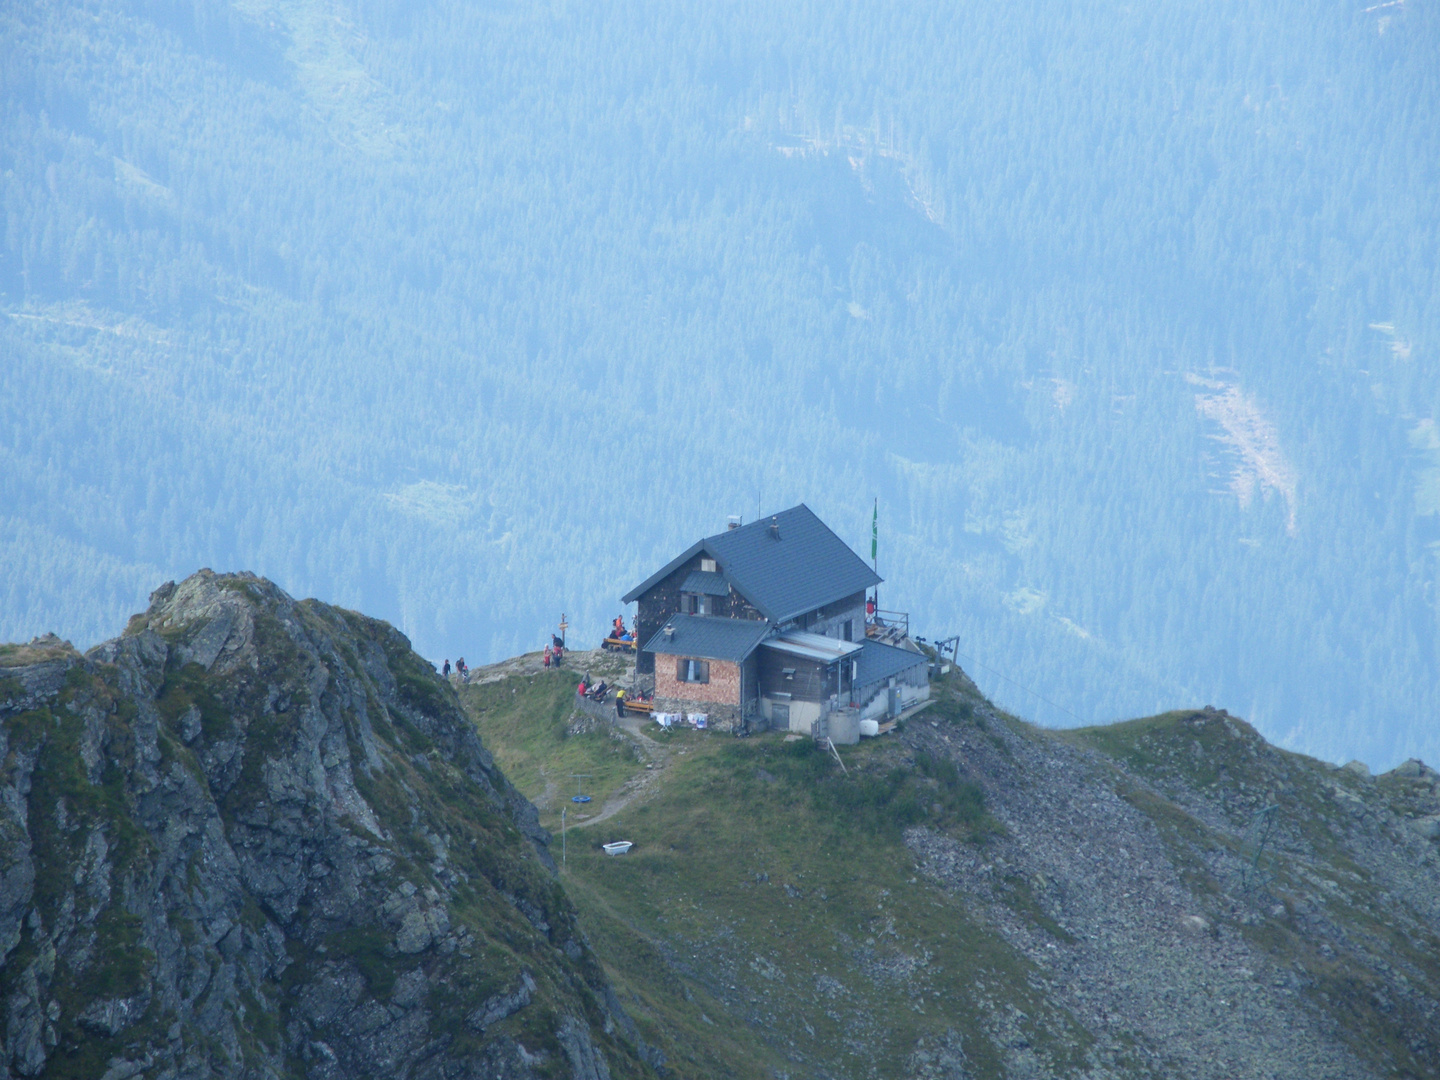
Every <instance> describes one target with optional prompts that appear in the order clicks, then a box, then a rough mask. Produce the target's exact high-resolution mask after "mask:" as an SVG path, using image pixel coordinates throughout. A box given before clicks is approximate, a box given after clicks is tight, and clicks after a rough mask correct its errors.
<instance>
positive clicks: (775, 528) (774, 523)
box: [770, 517, 780, 540]
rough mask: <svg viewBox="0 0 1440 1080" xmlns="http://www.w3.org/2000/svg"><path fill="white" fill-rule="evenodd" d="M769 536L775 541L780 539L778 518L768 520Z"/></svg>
mask: <svg viewBox="0 0 1440 1080" xmlns="http://www.w3.org/2000/svg"><path fill="white" fill-rule="evenodd" d="M770 535H771V536H773V537H774V538H775V539H776V540H779V539H780V519H779V518H778V517H772V518H771V519H770Z"/></svg>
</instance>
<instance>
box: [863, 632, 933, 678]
mask: <svg viewBox="0 0 1440 1080" xmlns="http://www.w3.org/2000/svg"><path fill="white" fill-rule="evenodd" d="M925 663H929V661H928V659H927V658H926V656H925V654H924V653H918V652H911V651H910V650H909V649H897V648H896V647H895V646H894V645H885V644H882V643H881V642H878V641H870V640H868V639H867V640H865V641H862V642H861V643H860V670H859V671H858V672H856V674H855V685H856V687H861V686H869V685H870V684H871V683H877V682H882V681H884V680H885V679H888V678H890V676H891V675H898V674H900V672H902V671H907V670H909V669H910V668H912V667H914V666H915V665H917V664H925Z"/></svg>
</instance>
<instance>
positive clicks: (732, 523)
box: [725, 514, 740, 530]
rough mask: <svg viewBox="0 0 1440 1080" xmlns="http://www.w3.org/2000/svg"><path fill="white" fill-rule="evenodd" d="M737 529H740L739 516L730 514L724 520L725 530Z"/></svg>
mask: <svg viewBox="0 0 1440 1080" xmlns="http://www.w3.org/2000/svg"><path fill="white" fill-rule="evenodd" d="M739 527H740V515H739V514H731V515H730V516H729V517H728V518H726V519H725V528H726V529H727V530H729V529H738V528H739Z"/></svg>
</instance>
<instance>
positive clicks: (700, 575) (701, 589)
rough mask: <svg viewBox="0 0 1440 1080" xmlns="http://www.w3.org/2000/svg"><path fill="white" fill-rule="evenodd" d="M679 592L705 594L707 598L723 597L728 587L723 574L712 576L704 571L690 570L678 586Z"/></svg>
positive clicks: (728, 589)
mask: <svg viewBox="0 0 1440 1080" xmlns="http://www.w3.org/2000/svg"><path fill="white" fill-rule="evenodd" d="M680 591H681V592H693V593H706V594H707V595H709V596H724V595H725V594H726V593H728V592H729V591H730V585H729V583H728V582H727V581H726V580H725V575H724V574H712V573H710V572H709V571H706V570H691V571H690V573H689V574H688V575H687V576H686V578H685V583H684V584H683V585H681V586H680Z"/></svg>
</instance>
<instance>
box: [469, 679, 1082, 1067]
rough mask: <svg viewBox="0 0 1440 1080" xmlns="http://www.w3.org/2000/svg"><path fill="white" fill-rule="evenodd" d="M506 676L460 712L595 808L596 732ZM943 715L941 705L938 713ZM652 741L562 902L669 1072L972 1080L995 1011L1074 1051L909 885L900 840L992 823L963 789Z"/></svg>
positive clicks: (892, 752) (795, 757) (926, 775)
mask: <svg viewBox="0 0 1440 1080" xmlns="http://www.w3.org/2000/svg"><path fill="white" fill-rule="evenodd" d="M512 682H513V683H514V685H511V684H510V683H496V684H492V685H491V686H487V687H480V688H478V689H477V690H476V691H467V693H466V695H465V700H466V704H467V706H469V707H471V709H472V715H474V716H475V717H476V720H477V723H478V725H479V727H480V730H481V733H482V735H483V737H484V738H485V740H486V743H487V745H488V746H490V748H491V750H492V752H494V753H495V755H496V757H497V759H498V760H499V761H500V762H501V764H502V766H503V767H504V768H506V770H507V773H508V774H509V775H510V776H511V777H512V779H513V780H514V782H515V783H516V784H517V786H519V787H520V789H521V790H522V791H524V792H525V793H526V794H527V795H529V796H531V797H532V798H533V797H536V796H537V795H538V794H540V793H541V792H542V791H543V788H544V784H543V779H542V778H541V775H540V767H541V765H544V767H545V771H546V774H547V775H548V774H551V773H552V772H553V771H556V770H558V769H559V768H562V767H563V768H564V769H565V770H567V771H587V772H595V773H597V780H596V781H595V782H594V787H595V790H596V791H597V792H599V791H602V790H605V789H607V788H609V789H613V787H618V785H619V783H621V782H623V779H624V773H625V769H624V768H623V767H622V766H621V764H620V763H621V762H623V761H624V755H623V754H615V753H614V751H613V749H611V747H610V746H609V745H608V744H609V743H610V742H611V740H610V739H609V738H608V737H607V736H604V735H584V736H577V737H572V738H568V739H567V738H564V737H563V732H564V729H565V723H564V721H565V717H566V715H568V693H569V690H570V687H569V685H568V683H567V682H566V681H564V680H561V679H557V678H556V677H554V676H548V677H545V676H542V677H538V678H534V679H517V680H512ZM507 699H508V700H507ZM961 711H963V709H957V708H956V704H955V703H954V702H949V703H945V702H942V707H941V708H940V709H939V710H937V715H939V716H941V717H942V718H943V717H945V716H946V715H947V714H950V716H951V717H952V719H953V718H955V717H956V716H957V715H958V713H959V712H961ZM939 722H947V721H946V720H944V719H942V720H940V721H939ZM655 738H656V739H657V741H659V740H665V741H666V743H667V746H668V748H669V749H670V750H671V751H672V753H671V755H670V764H669V765H668V766H667V773H666V777H665V782H664V783H663V785H661V786H660V788H659V790H658V792H657V793H656V794H655V795H654V796H653V797H652V798H650V799H649V800H647V801H645V802H644V803H642V804H637V805H633V806H631V807H629V808H628V809H627V810H625V811H624V812H622V813H621V814H620V815H618V816H617V817H615V818H613V819H612V820H611V821H610V822H608V823H607V825H606V827H605V828H604V829H603V830H596V834H595V835H591V834H590V833H589V832H575V831H572V832H571V833H570V841H571V842H570V844H569V864H568V867H567V869H566V871H565V886H566V889H567V891H568V892H569V893H570V895H571V897H572V898H573V899H574V901H575V903H576V904H577V906H578V907H579V908H580V910H581V914H582V918H583V921H584V924H585V926H586V927H587V931H588V933H589V934H590V937H591V941H592V944H593V945H594V946H595V948H596V951H597V953H598V954H599V955H600V956H601V957H602V959H603V960H604V962H605V964H606V966H607V968H608V970H609V973H610V975H611V977H612V978H613V979H614V980H615V982H616V985H617V987H618V989H619V990H620V993H621V996H622V999H624V1001H625V1003H626V1005H627V1007H628V1008H629V1009H630V1010H631V1012H632V1013H633V1015H634V1016H635V1017H636V1019H637V1022H639V1024H640V1025H641V1028H642V1031H643V1033H644V1034H645V1037H646V1038H647V1039H648V1040H650V1041H651V1042H653V1043H655V1044H657V1045H659V1046H660V1047H662V1048H663V1049H664V1050H665V1052H666V1054H667V1055H668V1057H669V1059H670V1067H671V1068H672V1069H673V1070H674V1072H675V1075H677V1076H693V1077H717V1076H736V1077H750V1076H762V1075H781V1076H783V1075H786V1074H787V1072H788V1071H789V1070H790V1069H791V1068H793V1065H791V1064H790V1063H791V1062H795V1063H800V1062H803V1063H805V1067H804V1068H803V1069H802V1070H800V1071H802V1072H805V1073H809V1072H811V1071H812V1070H814V1069H816V1068H819V1069H821V1070H828V1069H832V1068H833V1069H839V1070H842V1071H843V1072H844V1073H846V1074H849V1075H875V1076H895V1075H910V1074H914V1075H923V1074H924V1069H925V1066H926V1062H925V1061H924V1059H923V1057H922V1058H914V1059H912V1055H913V1054H914V1051H915V1048H916V1047H917V1045H921V1044H923V1045H925V1046H928V1047H934V1048H935V1053H936V1054H937V1055H938V1054H939V1053H941V1052H943V1050H944V1048H946V1047H950V1048H951V1049H952V1051H953V1049H954V1048H956V1047H963V1052H964V1054H965V1056H966V1058H967V1059H968V1062H969V1067H970V1068H972V1069H975V1070H978V1072H979V1073H980V1074H981V1075H984V1074H988V1073H991V1072H994V1071H995V1070H996V1069H997V1068H998V1067H999V1062H998V1057H997V1055H996V1052H995V1050H994V1048H993V1047H992V1046H991V1043H990V1041H989V1040H988V1038H987V1036H986V1035H985V1034H984V1031H983V1021H982V1017H981V1012H982V1010H984V1009H986V1008H989V1007H991V1006H992V1004H993V1003H994V1002H997V1001H998V1002H1001V1003H1003V1004H1002V1007H1005V1008H1009V1007H1014V1008H1017V1009H1019V1010H1020V1011H1021V1013H1023V1014H1024V1015H1023V1016H1022V1017H1020V1018H1019V1019H1018V1021H1017V1023H1018V1024H1019V1026H1020V1028H1021V1029H1022V1030H1024V1031H1025V1034H1026V1037H1027V1038H1029V1039H1031V1040H1032V1041H1033V1042H1034V1043H1036V1044H1037V1045H1043V1046H1046V1047H1048V1048H1050V1050H1051V1051H1052V1052H1054V1053H1056V1054H1058V1055H1060V1056H1061V1057H1062V1058H1063V1057H1064V1056H1065V1055H1067V1054H1069V1053H1071V1052H1073V1048H1077V1047H1080V1048H1083V1046H1084V1044H1085V1042H1086V1039H1085V1036H1084V1035H1083V1033H1081V1032H1079V1031H1078V1030H1077V1029H1076V1028H1075V1027H1074V1025H1073V1024H1072V1023H1071V1022H1070V1020H1069V1018H1068V1017H1067V1016H1065V1015H1063V1014H1061V1013H1058V1012H1057V1011H1055V1010H1054V1009H1053V1008H1052V1007H1050V1006H1049V1005H1048V1004H1047V1003H1046V1002H1045V1001H1044V1000H1043V999H1041V998H1040V996H1039V995H1038V994H1036V993H1035V992H1034V991H1033V990H1032V989H1031V987H1030V984H1029V978H1028V977H1029V975H1030V967H1029V963H1028V961H1026V960H1025V959H1024V958H1023V957H1021V956H1020V955H1019V954H1017V953H1016V952H1014V951H1012V950H1011V949H1010V948H1009V947H1008V946H1007V945H1006V944H1005V943H1004V942H1003V940H1001V939H999V938H998V937H997V936H996V935H994V934H993V932H991V931H989V930H987V929H986V928H985V927H984V926H982V925H981V924H980V923H979V922H978V921H976V920H974V919H972V918H971V916H970V914H969V913H968V912H967V910H966V905H965V904H964V902H963V901H962V900H960V899H958V898H956V897H954V896H949V895H946V894H945V893H943V892H942V891H940V890H939V889H937V888H935V887H934V886H932V885H930V884H928V883H926V882H924V881H921V880H919V879H918V878H917V876H916V874H915V873H914V865H913V860H912V857H911V855H910V853H909V851H908V850H907V849H906V848H905V846H904V844H903V842H902V840H901V837H900V829H901V827H902V826H903V824H905V823H911V822H918V821H921V820H925V821H928V822H929V823H930V824H932V825H934V826H938V827H941V828H944V829H946V830H947V831H951V832H952V833H954V834H956V835H961V836H966V837H970V838H972V839H974V840H975V841H976V842H983V841H984V838H985V836H986V835H987V834H988V831H989V830H990V829H992V828H993V823H992V822H990V821H989V820H988V819H987V818H986V817H985V816H984V814H983V807H982V804H981V800H980V796H979V789H978V787H976V786H975V785H974V784H971V783H969V782H967V781H966V780H965V779H964V778H963V777H960V776H959V775H958V774H956V773H955V772H954V771H953V770H952V769H949V768H947V766H946V765H945V764H943V763H941V762H939V761H935V760H920V761H916V760H914V759H907V758H905V757H904V754H905V749H904V747H903V746H902V745H901V744H900V743H899V742H898V741H897V740H893V739H880V740H874V741H869V740H867V741H866V742H864V743H862V744H861V745H860V746H857V747H854V748H847V749H846V750H845V751H844V757H845V762H846V766H847V768H848V769H849V776H848V777H847V776H842V774H841V771H840V768H839V766H838V765H836V764H835V762H834V760H833V759H832V758H830V757H828V755H826V754H824V753H821V752H820V751H818V750H816V748H815V746H814V744H813V743H811V742H810V741H809V740H800V741H786V740H785V738H784V736H783V735H779V734H771V735H766V736H762V737H759V738H753V739H749V740H745V741H737V740H735V739H732V738H730V737H728V736H722V735H717V734H713V733H704V732H689V731H678V732H674V733H671V734H669V735H662V734H660V733H659V731H658V729H656V731H655ZM577 764H584V765H585V767H584V768H583V769H573V768H572V767H573V766H575V765H577ZM630 768H631V769H632V770H633V769H638V768H643V765H641V764H638V763H635V764H632V765H631V766H630ZM512 769H513V770H514V771H511V770H512ZM737 810H738V812H737ZM601 833H603V835H601ZM582 837H583V840H582V839H581V838H582ZM616 838H624V839H628V840H631V841H633V842H634V843H635V848H634V849H633V850H632V852H631V853H630V854H629V855H627V856H626V857H624V858H607V857H606V856H605V855H604V854H603V853H602V852H601V851H600V850H599V844H600V843H601V842H603V841H605V840H610V839H616ZM1066 1048H1071V1049H1066ZM922 1053H923V1052H922Z"/></svg>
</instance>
